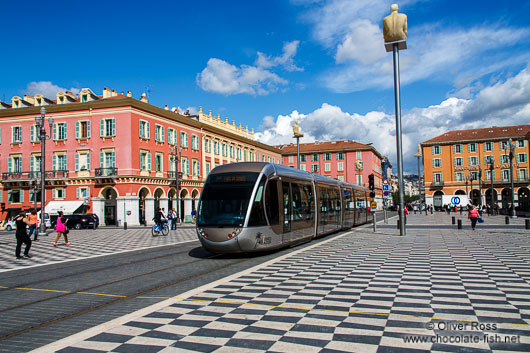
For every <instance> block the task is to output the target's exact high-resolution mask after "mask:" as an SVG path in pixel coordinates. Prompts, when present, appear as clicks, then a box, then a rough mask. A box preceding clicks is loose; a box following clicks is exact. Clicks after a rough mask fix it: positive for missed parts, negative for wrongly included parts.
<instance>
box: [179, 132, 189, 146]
mask: <svg viewBox="0 0 530 353" xmlns="http://www.w3.org/2000/svg"><path fill="white" fill-rule="evenodd" d="M180 147H182V148H188V133H187V132H184V131H181V132H180Z"/></svg>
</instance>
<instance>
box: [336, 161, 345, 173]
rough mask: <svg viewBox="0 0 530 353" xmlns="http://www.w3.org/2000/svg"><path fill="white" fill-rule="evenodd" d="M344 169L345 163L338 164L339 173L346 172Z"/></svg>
mask: <svg viewBox="0 0 530 353" xmlns="http://www.w3.org/2000/svg"><path fill="white" fill-rule="evenodd" d="M343 168H344V167H343V162H338V163H337V170H338V171H339V172H342V171H343V170H344V169H343Z"/></svg>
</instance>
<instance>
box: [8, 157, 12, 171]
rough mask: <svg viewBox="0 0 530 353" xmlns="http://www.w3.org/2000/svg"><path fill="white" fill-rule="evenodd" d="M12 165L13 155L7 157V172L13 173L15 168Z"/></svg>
mask: <svg viewBox="0 0 530 353" xmlns="http://www.w3.org/2000/svg"><path fill="white" fill-rule="evenodd" d="M12 165H13V157H9V158H8V159H7V172H8V173H11V170H13V169H12V168H13V167H12Z"/></svg>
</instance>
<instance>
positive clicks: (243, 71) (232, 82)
mask: <svg viewBox="0 0 530 353" xmlns="http://www.w3.org/2000/svg"><path fill="white" fill-rule="evenodd" d="M197 84H198V85H199V86H200V87H201V88H202V89H203V90H205V91H208V92H214V93H221V94H225V95H231V94H241V93H247V94H251V95H265V94H268V93H270V92H273V91H276V90H277V89H278V86H280V85H286V84H287V81H286V80H284V79H282V78H281V77H279V76H278V75H276V74H275V73H273V72H270V71H268V70H265V69H262V68H259V67H255V66H248V65H242V66H241V67H240V68H238V67H236V66H234V65H231V64H229V63H227V62H226V61H224V60H221V59H216V58H211V59H210V60H208V64H207V66H206V68H205V69H204V70H202V72H201V73H199V74H198V75H197Z"/></svg>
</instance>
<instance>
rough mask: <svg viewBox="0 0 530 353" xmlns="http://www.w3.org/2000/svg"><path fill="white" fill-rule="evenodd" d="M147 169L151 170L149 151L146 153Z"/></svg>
mask: <svg viewBox="0 0 530 353" xmlns="http://www.w3.org/2000/svg"><path fill="white" fill-rule="evenodd" d="M147 170H148V171H151V153H148V154H147Z"/></svg>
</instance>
